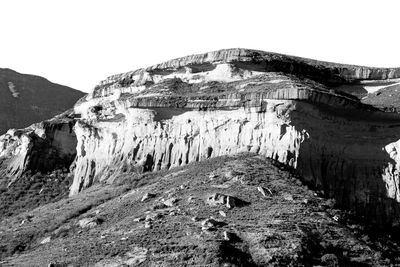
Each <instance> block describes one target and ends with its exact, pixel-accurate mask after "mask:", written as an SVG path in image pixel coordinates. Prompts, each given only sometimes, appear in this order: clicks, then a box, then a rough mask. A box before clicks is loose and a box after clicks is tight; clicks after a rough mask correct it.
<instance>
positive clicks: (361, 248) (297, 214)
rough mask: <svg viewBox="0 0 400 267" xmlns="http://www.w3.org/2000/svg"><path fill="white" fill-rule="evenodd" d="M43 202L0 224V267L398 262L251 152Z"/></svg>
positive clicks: (392, 248) (395, 254)
mask: <svg viewBox="0 0 400 267" xmlns="http://www.w3.org/2000/svg"><path fill="white" fill-rule="evenodd" d="M54 183H60V181H56V180H54ZM46 188H51V187H50V186H47V187H46ZM55 188H59V187H55ZM49 201H56V202H52V203H48V204H45V205H41V206H39V207H38V208H35V209H32V210H28V211H23V212H22V211H20V212H16V213H17V214H9V215H10V216H6V215H5V216H4V217H3V218H2V219H1V221H0V265H1V266H47V265H48V264H50V263H53V265H52V266H316V265H317V266H318V265H319V266H388V265H391V264H392V265H395V264H400V252H399V247H398V246H397V244H396V243H393V242H391V241H389V240H390V239H389V237H388V236H386V235H384V234H379V235H376V234H375V235H374V234H372V233H373V231H371V230H368V229H369V228H368V227H367V226H362V225H360V224H357V223H354V222H353V221H352V220H351V219H349V218H350V217H349V216H348V215H347V214H345V213H343V212H341V211H339V210H338V209H336V206H335V202H334V201H333V200H330V199H324V198H322V197H321V196H320V195H319V194H318V193H317V192H314V191H312V190H310V189H309V188H308V187H307V186H305V185H303V184H302V183H301V182H300V180H299V179H298V178H297V177H295V176H294V175H292V174H290V172H289V171H287V170H285V169H284V168H283V167H282V166H280V165H277V164H276V163H274V162H272V161H271V160H268V159H265V158H264V157H261V156H257V155H255V154H240V155H237V156H225V157H217V158H213V159H209V160H205V161H203V162H198V163H194V164H189V165H187V166H184V167H179V168H173V169H171V170H169V171H161V172H155V173H147V174H142V175H139V174H135V173H129V174H123V177H121V178H120V179H118V184H114V185H101V184H98V185H96V186H93V187H91V188H89V189H87V190H85V191H83V192H81V193H80V194H77V195H75V196H73V197H70V198H64V199H61V200H59V199H51V198H49ZM368 233H370V234H368Z"/></svg>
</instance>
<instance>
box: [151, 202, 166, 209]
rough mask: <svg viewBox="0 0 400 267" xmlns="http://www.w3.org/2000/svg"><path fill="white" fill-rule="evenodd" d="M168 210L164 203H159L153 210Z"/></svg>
mask: <svg viewBox="0 0 400 267" xmlns="http://www.w3.org/2000/svg"><path fill="white" fill-rule="evenodd" d="M165 208H168V206H167V205H165V204H164V203H157V204H155V205H154V206H153V210H162V209H165Z"/></svg>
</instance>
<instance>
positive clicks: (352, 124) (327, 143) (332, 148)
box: [291, 102, 400, 237]
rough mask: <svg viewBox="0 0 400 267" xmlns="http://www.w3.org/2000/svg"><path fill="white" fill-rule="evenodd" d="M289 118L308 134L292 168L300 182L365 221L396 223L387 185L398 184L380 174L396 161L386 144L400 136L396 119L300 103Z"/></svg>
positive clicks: (399, 209)
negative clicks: (389, 181)
mask: <svg viewBox="0 0 400 267" xmlns="http://www.w3.org/2000/svg"><path fill="white" fill-rule="evenodd" d="M291 119H292V120H291V125H293V126H295V127H296V129H297V130H298V131H301V130H303V129H305V130H306V131H307V132H308V134H309V138H308V139H307V140H305V141H304V142H303V143H302V144H301V145H300V151H299V157H298V159H297V168H296V172H297V173H298V174H299V175H300V176H301V177H302V179H303V180H304V182H305V183H307V184H308V185H309V186H311V187H312V188H313V189H316V190H319V191H322V192H323V194H324V196H325V197H329V198H333V199H335V201H336V204H337V207H339V208H341V209H347V210H350V211H352V212H354V214H355V215H356V217H357V218H358V220H359V221H361V222H363V223H364V224H371V225H374V226H377V227H378V228H379V229H381V230H389V231H392V230H394V229H396V228H398V227H399V222H400V217H399V216H400V203H399V202H397V201H396V199H394V198H391V197H390V196H389V195H388V188H389V187H390V186H395V187H396V190H397V188H398V187H399V185H398V184H396V183H395V181H393V182H392V183H391V184H388V183H387V181H385V180H384V179H383V174H384V172H385V171H386V170H385V168H387V167H388V164H389V163H391V164H392V165H393V166H396V164H395V162H394V160H393V159H392V158H390V156H389V154H388V153H387V152H386V151H385V149H384V148H385V146H387V145H388V144H390V143H392V142H396V141H398V140H399V139H400V134H399V133H400V118H399V117H397V118H396V117H391V116H387V117H386V115H385V114H383V113H377V112H367V111H362V110H349V109H347V110H346V109H342V110H338V109H337V108H333V107H329V106H325V105H315V104H309V103H305V102H302V103H299V108H298V109H296V111H294V112H293V113H292V116H291ZM394 168H395V167H394ZM396 194H398V193H396ZM399 237H400V236H399Z"/></svg>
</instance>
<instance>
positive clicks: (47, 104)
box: [0, 68, 84, 134]
mask: <svg viewBox="0 0 400 267" xmlns="http://www.w3.org/2000/svg"><path fill="white" fill-rule="evenodd" d="M83 95H84V93H82V92H80V91H78V90H75V89H72V88H70V87H67V86H63V85H59V84H55V83H52V82H50V81H48V80H46V79H45V78H43V77H39V76H34V75H28V74H21V73H18V72H16V71H13V70H11V69H1V68H0V134H3V133H5V132H6V131H7V130H8V129H10V128H24V127H27V126H29V125H30V124H32V123H35V122H39V121H42V120H45V119H49V118H51V117H53V116H55V115H57V114H59V113H62V112H63V111H65V110H67V109H69V108H71V107H72V106H73V105H74V104H75V102H76V101H77V100H78V99H79V98H81V97H82V96H83Z"/></svg>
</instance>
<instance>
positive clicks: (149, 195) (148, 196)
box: [140, 193, 156, 202]
mask: <svg viewBox="0 0 400 267" xmlns="http://www.w3.org/2000/svg"><path fill="white" fill-rule="evenodd" d="M155 196H156V194H152V193H146V194H144V196H143V197H142V199H141V200H140V201H141V202H144V201H146V200H148V199H150V198H154V197H155Z"/></svg>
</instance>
